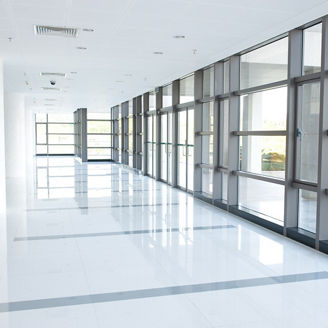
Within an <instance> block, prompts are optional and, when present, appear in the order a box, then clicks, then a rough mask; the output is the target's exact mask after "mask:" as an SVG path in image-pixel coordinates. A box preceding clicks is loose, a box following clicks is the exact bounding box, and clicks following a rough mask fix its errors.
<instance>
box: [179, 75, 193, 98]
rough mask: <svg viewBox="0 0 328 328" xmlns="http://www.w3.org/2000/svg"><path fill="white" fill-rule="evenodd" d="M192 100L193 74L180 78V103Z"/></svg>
mask: <svg viewBox="0 0 328 328" xmlns="http://www.w3.org/2000/svg"><path fill="white" fill-rule="evenodd" d="M189 101H194V76H193V75H191V76H189V77H187V78H185V79H182V80H180V104H183V103H186V102H189Z"/></svg>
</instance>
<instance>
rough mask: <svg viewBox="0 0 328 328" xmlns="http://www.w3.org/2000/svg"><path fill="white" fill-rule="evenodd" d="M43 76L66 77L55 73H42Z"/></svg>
mask: <svg viewBox="0 0 328 328" xmlns="http://www.w3.org/2000/svg"><path fill="white" fill-rule="evenodd" d="M40 75H41V76H59V77H66V73H53V72H41V73H40Z"/></svg>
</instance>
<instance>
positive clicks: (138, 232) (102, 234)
mask: <svg viewBox="0 0 328 328" xmlns="http://www.w3.org/2000/svg"><path fill="white" fill-rule="evenodd" d="M231 228H236V226H234V225H231V224H227V225H216V226H197V227H185V228H167V229H144V230H127V231H111V232H95V233H81V234H67V235H47V236H30V237H17V238H15V239H14V241H28V240H54V239H68V238H90V237H110V236H121V235H141V234H149V233H162V232H179V231H200V230H220V229H231Z"/></svg>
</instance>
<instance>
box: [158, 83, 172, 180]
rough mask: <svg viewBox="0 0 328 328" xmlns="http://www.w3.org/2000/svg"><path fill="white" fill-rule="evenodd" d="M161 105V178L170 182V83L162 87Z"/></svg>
mask: <svg viewBox="0 0 328 328" xmlns="http://www.w3.org/2000/svg"><path fill="white" fill-rule="evenodd" d="M162 107H163V108H167V111H166V112H162V113H161V131H160V132H161V133H160V138H161V143H160V145H161V149H160V152H161V180H163V181H165V182H167V183H169V184H172V115H173V114H172V84H169V85H166V86H164V87H163V88H162Z"/></svg>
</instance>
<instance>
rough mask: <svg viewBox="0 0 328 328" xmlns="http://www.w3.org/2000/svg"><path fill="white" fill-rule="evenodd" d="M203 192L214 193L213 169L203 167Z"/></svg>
mask: <svg viewBox="0 0 328 328" xmlns="http://www.w3.org/2000/svg"><path fill="white" fill-rule="evenodd" d="M202 192H203V193H205V194H209V195H211V194H212V193H213V170H212V169H208V168H202Z"/></svg>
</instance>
